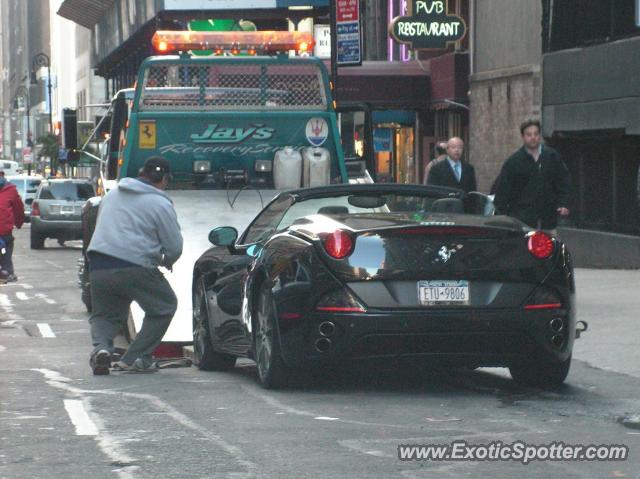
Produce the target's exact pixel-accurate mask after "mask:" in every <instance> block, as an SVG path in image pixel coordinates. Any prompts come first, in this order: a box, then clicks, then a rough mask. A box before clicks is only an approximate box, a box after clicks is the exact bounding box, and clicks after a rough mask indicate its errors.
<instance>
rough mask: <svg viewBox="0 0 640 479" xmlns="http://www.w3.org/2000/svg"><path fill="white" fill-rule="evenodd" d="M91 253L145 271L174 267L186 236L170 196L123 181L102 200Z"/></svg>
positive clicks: (148, 187)
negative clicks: (115, 259) (181, 230)
mask: <svg viewBox="0 0 640 479" xmlns="http://www.w3.org/2000/svg"><path fill="white" fill-rule="evenodd" d="M88 251H97V252H98V253H103V254H107V255H109V256H113V257H115V258H119V259H123V260H125V261H129V262H131V263H134V264H137V265H140V266H143V267H145V268H155V267H157V266H166V267H168V268H170V267H171V266H172V265H173V263H175V262H176V261H177V260H178V258H179V257H180V255H181V254H182V234H181V233H180V225H179V224H178V218H177V216H176V212H175V210H174V209H173V203H172V202H171V200H170V199H169V197H168V196H167V195H166V193H165V192H164V191H162V190H160V189H158V188H156V187H155V186H152V185H150V184H148V183H145V182H143V181H140V180H138V179H136V178H123V179H122V180H120V181H119V182H118V187H117V188H114V189H113V190H111V191H110V192H109V193H107V195H106V196H105V197H104V198H103V199H102V202H101V203H100V210H99V212H98V221H97V223H96V230H95V232H94V234H93V237H92V238H91V243H90V244H89V248H88Z"/></svg>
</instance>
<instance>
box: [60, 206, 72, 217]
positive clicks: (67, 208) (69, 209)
mask: <svg viewBox="0 0 640 479" xmlns="http://www.w3.org/2000/svg"><path fill="white" fill-rule="evenodd" d="M74 212H75V208H74V207H73V206H63V207H62V214H63V215H72V214H73V213H74Z"/></svg>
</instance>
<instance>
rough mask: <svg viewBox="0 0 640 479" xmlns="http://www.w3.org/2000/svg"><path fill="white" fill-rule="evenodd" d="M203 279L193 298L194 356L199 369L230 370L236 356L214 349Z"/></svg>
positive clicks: (234, 363)
mask: <svg viewBox="0 0 640 479" xmlns="http://www.w3.org/2000/svg"><path fill="white" fill-rule="evenodd" d="M205 294H206V293H205V288H204V284H203V282H202V280H200V281H198V284H197V286H196V291H195V292H194V299H193V356H194V363H195V364H196V366H198V369H200V370H203V371H228V370H229V369H232V368H233V367H234V366H235V365H236V357H235V356H232V355H230V354H223V353H219V352H217V351H215V350H214V349H213V344H211V335H210V333H209V312H208V308H207V298H206V296H205Z"/></svg>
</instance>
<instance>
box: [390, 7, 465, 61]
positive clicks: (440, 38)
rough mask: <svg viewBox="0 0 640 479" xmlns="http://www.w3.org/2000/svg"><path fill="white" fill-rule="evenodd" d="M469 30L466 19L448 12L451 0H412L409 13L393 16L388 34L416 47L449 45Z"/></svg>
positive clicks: (413, 47) (445, 46)
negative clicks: (449, 0)
mask: <svg viewBox="0 0 640 479" xmlns="http://www.w3.org/2000/svg"><path fill="white" fill-rule="evenodd" d="M466 32H467V25H466V24H465V22H464V20H463V19H462V18H461V17H459V16H458V15H452V14H449V4H448V0H410V2H409V9H408V10H407V15H406V16H400V17H396V18H394V19H393V20H392V21H391V24H390V25H389V34H390V35H391V36H392V37H393V38H394V39H395V40H396V41H397V42H398V43H402V44H407V45H409V48H411V49H414V50H441V49H444V48H447V45H448V44H450V43H454V42H457V41H460V40H461V39H462V38H464V36H465V34H466Z"/></svg>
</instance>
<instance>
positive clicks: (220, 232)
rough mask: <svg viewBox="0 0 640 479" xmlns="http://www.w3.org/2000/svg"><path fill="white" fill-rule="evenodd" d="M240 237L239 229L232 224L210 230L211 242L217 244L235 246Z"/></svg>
mask: <svg viewBox="0 0 640 479" xmlns="http://www.w3.org/2000/svg"><path fill="white" fill-rule="evenodd" d="M237 239H238V230H237V229H235V228H234V227H232V226H220V227H219V228H214V229H212V230H211V231H210V232H209V242H210V243H211V244H213V245H215V246H233V244H234V243H235V242H236V240H237Z"/></svg>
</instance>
